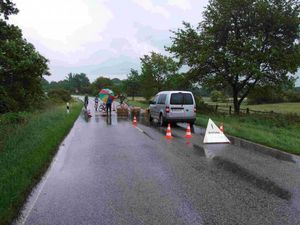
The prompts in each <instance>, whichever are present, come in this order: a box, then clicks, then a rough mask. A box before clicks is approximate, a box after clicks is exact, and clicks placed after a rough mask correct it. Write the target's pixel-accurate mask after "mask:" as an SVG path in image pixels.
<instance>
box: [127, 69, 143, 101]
mask: <svg viewBox="0 0 300 225" xmlns="http://www.w3.org/2000/svg"><path fill="white" fill-rule="evenodd" d="M140 80H141V76H140V75H139V72H138V71H137V70H134V69H130V73H129V74H128V75H127V80H126V82H125V86H126V92H127V94H128V95H129V96H132V100H133V101H134V97H135V96H136V95H137V93H138V92H139V91H140V88H141V83H140V82H141V81H140Z"/></svg>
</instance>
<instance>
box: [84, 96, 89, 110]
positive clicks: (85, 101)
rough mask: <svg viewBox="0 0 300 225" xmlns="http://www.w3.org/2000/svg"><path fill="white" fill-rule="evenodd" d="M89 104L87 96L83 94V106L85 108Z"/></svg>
mask: <svg viewBox="0 0 300 225" xmlns="http://www.w3.org/2000/svg"><path fill="white" fill-rule="evenodd" d="M88 104H89V96H88V95H85V96H84V108H85V109H87V106H88Z"/></svg>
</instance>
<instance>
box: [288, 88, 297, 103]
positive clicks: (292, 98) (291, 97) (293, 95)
mask: <svg viewBox="0 0 300 225" xmlns="http://www.w3.org/2000/svg"><path fill="white" fill-rule="evenodd" d="M285 96H286V100H287V101H288V102H300V92H296V91H292V90H290V91H287V92H286V93H285Z"/></svg>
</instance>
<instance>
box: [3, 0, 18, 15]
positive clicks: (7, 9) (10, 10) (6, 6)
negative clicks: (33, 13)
mask: <svg viewBox="0 0 300 225" xmlns="http://www.w3.org/2000/svg"><path fill="white" fill-rule="evenodd" d="M18 12H19V10H18V9H17V8H16V7H15V4H14V3H12V2H11V1H10V0H0V15H1V14H3V15H4V18H5V19H6V20H7V19H8V16H9V15H11V14H17V13H18Z"/></svg>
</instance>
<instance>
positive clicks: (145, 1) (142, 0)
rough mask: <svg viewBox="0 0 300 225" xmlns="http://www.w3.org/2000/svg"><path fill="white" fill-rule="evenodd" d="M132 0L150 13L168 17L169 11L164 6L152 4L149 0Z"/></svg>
mask: <svg viewBox="0 0 300 225" xmlns="http://www.w3.org/2000/svg"><path fill="white" fill-rule="evenodd" d="M132 1H133V2H135V3H136V4H138V5H139V6H141V7H142V8H144V9H145V10H147V11H149V12H151V13H156V14H160V15H162V16H164V17H166V18H169V17H170V13H169V12H168V11H167V10H166V9H165V8H164V7H162V6H158V5H155V4H153V2H152V1H151V0H132Z"/></svg>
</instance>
